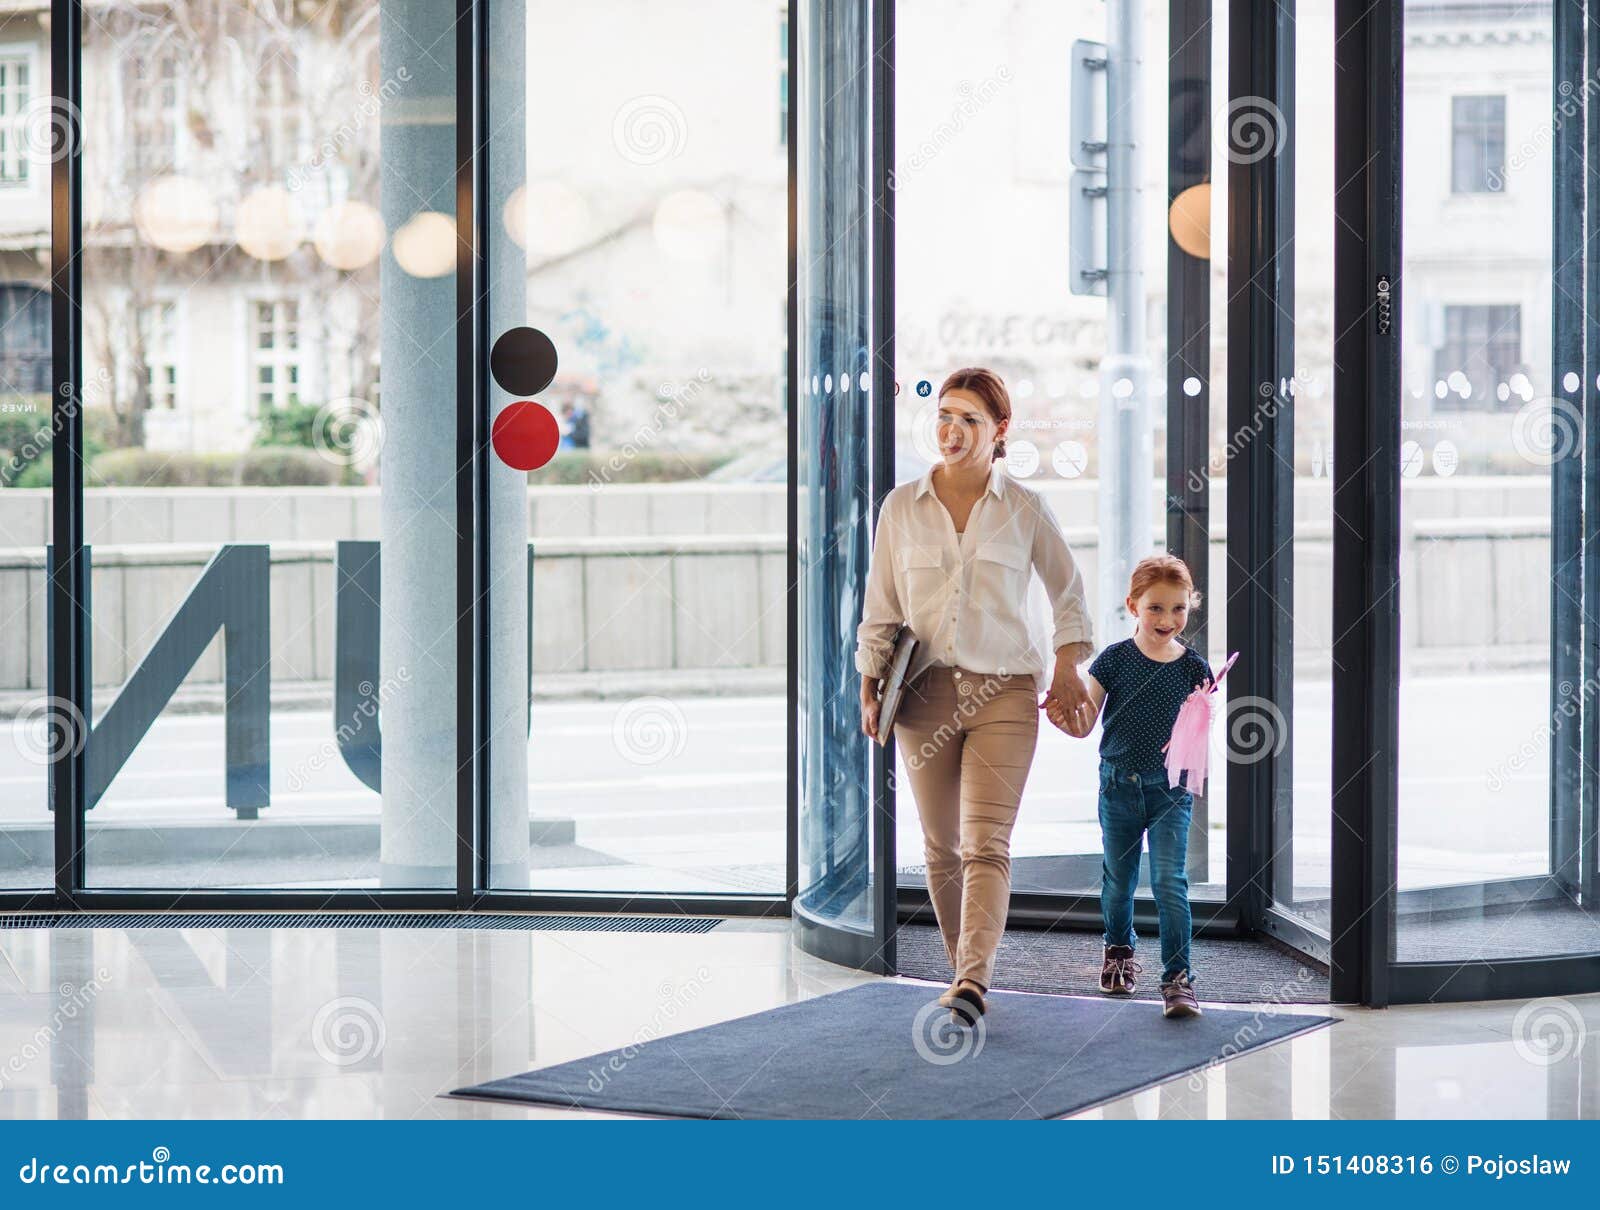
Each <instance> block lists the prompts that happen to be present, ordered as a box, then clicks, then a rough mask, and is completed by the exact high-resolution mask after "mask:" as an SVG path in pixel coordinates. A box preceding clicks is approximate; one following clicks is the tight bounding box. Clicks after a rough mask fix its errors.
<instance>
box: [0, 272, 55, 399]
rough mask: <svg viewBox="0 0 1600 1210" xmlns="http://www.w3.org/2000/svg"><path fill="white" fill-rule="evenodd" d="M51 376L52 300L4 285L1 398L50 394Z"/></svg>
mask: <svg viewBox="0 0 1600 1210" xmlns="http://www.w3.org/2000/svg"><path fill="white" fill-rule="evenodd" d="M50 373H51V371H50V296H49V295H48V294H46V293H45V292H44V291H43V290H41V289H39V287H38V286H30V285H25V284H16V283H8V284H5V285H0V396H6V397H9V396H12V395H37V394H45V393H48V392H49V390H50Z"/></svg>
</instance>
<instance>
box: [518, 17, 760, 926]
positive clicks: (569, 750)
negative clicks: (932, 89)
mask: <svg viewBox="0 0 1600 1210" xmlns="http://www.w3.org/2000/svg"><path fill="white" fill-rule="evenodd" d="M487 13H488V19H489V21H490V23H491V34H490V37H491V44H492V45H493V46H495V47H496V51H495V54H494V55H493V56H491V59H490V62H489V89H490V99H489V109H490V112H491V113H492V114H502V115H505V116H504V117H503V118H501V119H498V120H496V121H494V122H493V123H492V124H493V126H494V129H493V131H492V132H491V142H490V144H489V148H488V155H489V193H490V197H489V208H490V212H491V214H492V216H493V218H492V226H491V228H490V231H489V249H490V256H491V264H490V291H489V307H490V322H489V331H490V335H491V338H498V337H499V336H500V335H501V334H502V333H504V332H505V331H507V330H508V329H511V328H515V327H520V326H524V325H527V326H531V327H534V328H537V329H539V330H540V331H542V332H544V333H546V334H547V335H548V336H549V337H550V339H551V341H552V342H553V343H554V345H555V347H556V351H557V356H558V367H557V373H556V376H555V379H554V381H553V382H551V383H550V384H549V385H548V386H547V387H545V388H544V389H543V390H540V391H537V392H535V393H534V395H533V401H534V402H536V403H538V404H540V405H541V406H542V407H544V408H546V409H548V412H549V413H551V414H553V415H554V417H555V421H556V424H557V427H558V430H559V433H560V445H559V448H558V449H557V450H556V453H555V456H554V458H553V459H552V460H551V461H550V462H549V463H547V464H546V465H544V466H542V467H539V468H537V469H535V470H533V471H532V472H531V473H525V472H522V471H517V470H514V469H512V468H511V467H510V466H508V465H506V464H504V463H503V462H501V461H499V460H498V459H497V460H496V461H495V463H494V464H493V466H492V467H491V488H490V492H491V499H490V505H489V517H490V529H491V532H490V535H489V542H490V545H491V548H492V553H491V561H492V565H493V566H494V567H495V568H496V572H495V574H494V575H493V577H492V585H491V588H490V612H491V615H492V633H491V635H490V646H491V650H492V651H493V652H494V658H493V659H492V661H491V666H492V667H491V673H490V675H491V685H490V699H491V715H492V718H491V721H490V731H491V733H492V735H493V736H494V737H495V742H494V743H493V744H492V745H491V749H490V780H491V790H490V795H489V801H490V804H491V813H492V820H491V828H492V834H491V850H492V852H493V855H494V857H493V860H494V865H495V869H494V871H493V878H494V882H495V885H496V886H499V887H506V888H522V887H533V888H536V889H560V890H578V891H659V892H707V893H715V892H722V893H730V892H754V893H769V894H774V895H777V894H781V893H782V892H783V891H784V889H785V870H784V854H785V836H784V832H785V826H786V823H785V814H786V797H787V795H786V774H785V768H784V756H785V752H786V750H787V743H786V738H785V730H786V725H787V724H786V717H787V667H786V665H787V650H788V642H787V632H788V620H787V617H788V614H787V604H786V601H787V596H786V583H785V582H786V576H785V565H786V558H787V549H786V548H787V480H788V451H787V432H788V428H787V420H786V416H785V407H784V380H783V367H784V357H785V344H786V316H785V307H786V301H787V300H786V283H785V263H786V253H787V243H788V234H787V230H788V224H787V212H786V199H787V177H788V159H787V149H786V147H785V145H784V142H783V140H782V139H781V138H779V137H777V135H776V132H778V131H779V130H780V129H781V128H782V125H783V121H784V118H785V115H784V113H783V109H782V106H783V99H784V95H785V94H784V91H783V87H782V70H783V68H782V66H781V65H780V63H779V61H778V60H777V59H775V57H774V55H773V47H774V46H776V45H778V44H779V42H780V40H781V39H782V38H783V37H784V36H785V35H784V33H783V30H784V28H785V24H784V23H785V22H786V21H787V13H786V9H785V7H784V6H783V5H782V4H776V3H775V4H749V3H740V2H737V0H719V2H717V3H713V4H703V3H699V4H687V3H676V4H656V5H639V4H637V3H631V2H626V0H593V2H591V3H586V4H581V5H573V4H569V3H557V2H556V0H528V2H527V3H526V4H525V5H524V4H523V3H520V2H516V0H513V2H511V3H504V2H501V0H496V2H495V3H493V4H491V5H489V7H488V9H487ZM552 46H558V47H559V53H557V54H555V55H554V56H553V57H552V54H551V49H552ZM597 64H603V65H604V68H605V69H604V70H603V71H602V70H595V65H597ZM490 391H491V410H492V411H493V412H494V413H495V414H496V415H498V414H499V413H500V412H501V410H502V409H504V408H505V407H507V406H508V405H511V404H515V403H519V402H520V401H521V400H522V399H524V398H526V397H525V396H518V395H513V394H510V393H508V392H507V391H506V390H505V389H502V388H501V387H500V386H499V385H498V384H494V385H492V386H491V388H490ZM530 522H531V524H530ZM530 546H531V552H532V553H531V573H530V570H529V568H530V554H529V551H530ZM530 574H531V584H532V609H531V617H530V609H529V578H530ZM530 640H531V658H530V650H529V644H530ZM530 663H531V674H530V670H529V666H530ZM530 677H531V686H532V707H531V717H530V712H529V707H528V704H527V703H528V698H529V683H530ZM530 820H531V824H530ZM530 839H531V842H532V843H531V845H530Z"/></svg>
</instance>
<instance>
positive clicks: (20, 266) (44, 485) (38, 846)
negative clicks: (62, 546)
mask: <svg viewBox="0 0 1600 1210" xmlns="http://www.w3.org/2000/svg"><path fill="white" fill-rule="evenodd" d="M49 97H50V35H49V31H48V30H47V29H46V28H45V25H44V24H42V23H41V21H40V18H39V14H38V13H37V12H4V13H0V547H3V548H4V549H3V550H0V619H3V620H4V623H5V625H4V627H3V629H0V701H3V702H4V703H5V708H4V715H5V723H4V725H5V727H6V728H7V730H8V731H9V732H10V742H9V743H5V744H3V745H0V786H3V787H4V793H0V890H19V889H33V888H38V887H47V886H50V885H51V883H52V882H53V880H54V877H55V875H54V870H55V858H54V845H53V834H52V822H51V821H52V819H53V816H52V815H51V813H50V799H49V762H50V760H51V758H52V756H53V755H55V753H56V751H58V750H59V747H60V745H63V744H73V743H79V742H81V741H82V738H83V732H84V727H83V724H82V720H81V719H80V718H78V717H77V716H76V715H75V714H74V713H73V711H72V708H71V706H70V705H68V704H67V703H65V702H63V701H61V700H60V699H58V698H54V697H52V696H50V690H51V686H50V684H49V680H48V677H47V664H46V659H47V653H48V642H47V635H46V618H47V615H46V612H45V610H46V576H45V557H46V550H47V548H48V545H49V543H50V534H51V523H52V519H51V511H50V474H51V446H52V437H53V429H52V426H51V417H50V406H51V400H52V392H51V382H52V369H51V361H50V170H51V167H52V160H51V156H52V154H53V152H54V150H55V145H54V144H53V143H52V142H51V139H50V128H51V123H50V99H49ZM62 146H65V144H62Z"/></svg>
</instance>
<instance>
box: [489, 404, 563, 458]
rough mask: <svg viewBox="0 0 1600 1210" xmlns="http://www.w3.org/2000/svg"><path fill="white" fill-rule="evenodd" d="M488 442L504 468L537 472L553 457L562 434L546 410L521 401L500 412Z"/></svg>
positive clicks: (537, 405)
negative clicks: (505, 466)
mask: <svg viewBox="0 0 1600 1210" xmlns="http://www.w3.org/2000/svg"><path fill="white" fill-rule="evenodd" d="M490 442H491V444H493V446H494V452H495V453H496V454H498V455H499V456H500V461H502V462H504V463H505V464H506V465H507V466H509V467H514V468H515V469H516V470H519V471H536V470H538V469H539V468H540V467H541V466H543V465H544V464H545V463H546V462H549V461H550V459H552V458H554V457H555V456H556V446H557V445H559V444H560V443H561V430H560V428H559V426H558V425H557V424H556V418H555V417H554V416H552V415H551V414H550V409H549V408H547V407H545V406H544V405H543V404H540V403H534V402H533V401H532V400H528V399H523V400H519V401H517V402H516V403H508V404H506V406H505V407H503V408H501V409H500V414H499V415H498V416H496V417H495V418H494V430H493V432H492V433H491V435H490Z"/></svg>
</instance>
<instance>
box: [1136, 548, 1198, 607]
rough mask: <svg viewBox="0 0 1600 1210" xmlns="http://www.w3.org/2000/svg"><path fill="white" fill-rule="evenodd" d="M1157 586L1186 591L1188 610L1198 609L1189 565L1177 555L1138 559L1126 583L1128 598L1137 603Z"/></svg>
mask: <svg viewBox="0 0 1600 1210" xmlns="http://www.w3.org/2000/svg"><path fill="white" fill-rule="evenodd" d="M1157 584H1170V585H1172V586H1173V587H1174V588H1182V589H1185V590H1187V592H1188V593H1189V608H1190V609H1199V608H1200V594H1199V593H1197V592H1196V591H1195V590H1194V577H1193V576H1192V575H1190V574H1189V565H1188V564H1187V563H1185V562H1184V561H1183V560H1182V559H1180V558H1178V556H1177V555H1151V556H1150V557H1149V558H1147V559H1140V560H1139V565H1138V566H1137V567H1135V568H1134V569H1133V576H1132V578H1131V579H1130V580H1129V581H1128V596H1129V598H1130V599H1132V600H1135V601H1137V600H1138V599H1139V598H1140V597H1142V596H1144V594H1145V593H1147V592H1149V591H1150V589H1152V588H1153V587H1155V586H1156V585H1157Z"/></svg>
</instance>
